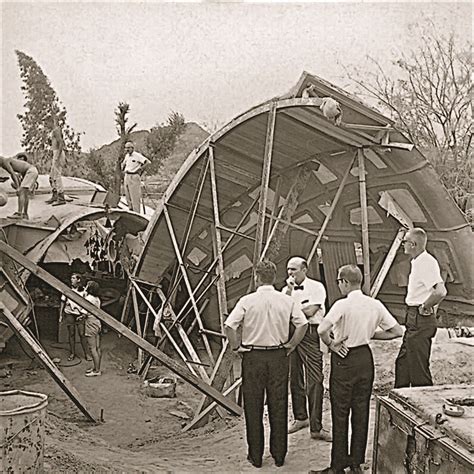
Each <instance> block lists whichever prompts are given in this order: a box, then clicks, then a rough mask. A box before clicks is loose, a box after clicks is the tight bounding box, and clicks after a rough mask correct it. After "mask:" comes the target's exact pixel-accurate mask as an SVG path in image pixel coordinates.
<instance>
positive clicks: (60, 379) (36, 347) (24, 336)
mask: <svg viewBox="0 0 474 474" xmlns="http://www.w3.org/2000/svg"><path fill="white" fill-rule="evenodd" d="M2 244H3V242H2ZM4 245H6V244H4ZM0 313H1V314H3V316H4V317H5V319H6V320H7V321H8V323H9V325H10V327H11V328H12V330H13V331H14V332H15V334H16V335H17V337H18V339H20V340H21V341H23V342H25V343H26V344H27V345H28V346H29V347H30V348H31V349H32V351H33V352H34V354H35V356H36V358H37V359H38V360H39V361H40V362H41V364H42V365H43V366H44V368H45V369H46V370H47V371H48V372H49V374H50V375H51V377H52V378H53V379H54V381H55V382H56V383H57V384H58V385H59V386H60V388H61V389H62V390H63V391H64V392H65V393H66V395H67V396H68V397H69V398H70V399H71V400H72V401H73V402H74V404H75V405H76V406H77V408H79V410H81V412H82V413H84V415H86V417H87V418H88V419H89V420H90V421H94V422H95V421H96V418H95V417H94V415H92V412H91V410H90V409H89V408H88V407H87V406H86V404H85V403H84V402H83V401H82V400H81V397H80V395H79V393H78V392H77V390H76V389H75V388H74V386H73V385H72V384H71V382H69V380H68V379H67V378H66V377H64V375H63V374H62V372H61V371H60V370H59V369H58V368H57V367H56V365H55V364H54V362H53V361H52V360H51V359H50V357H49V355H48V354H47V353H46V351H45V350H44V349H43V348H42V347H41V345H40V344H39V343H38V342H36V341H35V339H34V338H33V337H32V336H31V335H30V333H29V332H28V331H27V330H26V329H25V328H24V327H23V325H22V324H21V323H20V322H19V321H18V319H16V318H15V316H14V315H13V314H12V313H11V312H10V311H9V310H8V308H7V307H6V306H5V305H4V304H3V303H1V302H0Z"/></svg>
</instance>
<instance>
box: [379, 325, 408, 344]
mask: <svg viewBox="0 0 474 474" xmlns="http://www.w3.org/2000/svg"><path fill="white" fill-rule="evenodd" d="M402 335H403V329H402V327H401V326H400V324H398V323H397V324H396V325H395V326H393V327H392V328H390V329H386V330H385V331H384V330H381V331H375V334H374V335H373V336H372V339H379V340H383V341H386V340H388V339H396V338H397V337H402Z"/></svg>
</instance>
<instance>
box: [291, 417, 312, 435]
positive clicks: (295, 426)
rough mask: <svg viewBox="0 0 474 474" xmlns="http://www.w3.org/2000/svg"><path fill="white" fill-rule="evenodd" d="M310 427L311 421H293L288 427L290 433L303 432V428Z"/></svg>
mask: <svg viewBox="0 0 474 474" xmlns="http://www.w3.org/2000/svg"><path fill="white" fill-rule="evenodd" d="M308 426H309V420H308V419H306V420H293V421H292V422H291V423H290V426H289V427H288V433H289V434H291V433H296V432H297V431H299V430H302V429H303V428H306V427H308Z"/></svg>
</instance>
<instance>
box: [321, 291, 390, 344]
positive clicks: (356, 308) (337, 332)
mask: <svg viewBox="0 0 474 474" xmlns="http://www.w3.org/2000/svg"><path fill="white" fill-rule="evenodd" d="M324 319H325V320H329V321H330V322H331V323H332V324H333V332H334V339H335V340H338V339H340V338H342V337H346V336H348V338H347V340H346V341H345V342H344V344H345V345H346V346H347V347H358V346H364V345H366V344H368V343H369V341H370V340H371V339H372V337H373V336H374V334H375V331H376V330H377V328H378V327H380V328H381V329H383V330H384V331H386V330H388V329H391V328H393V327H394V326H395V325H396V324H397V321H396V320H395V318H394V317H393V316H392V315H391V314H390V312H389V311H388V309H387V308H386V307H385V306H384V305H383V303H382V302H380V301H379V300H376V299H374V298H371V297H370V296H366V295H364V294H363V293H362V291H360V290H355V291H351V292H350V293H349V294H348V295H347V296H346V297H345V298H342V299H340V300H338V301H336V302H335V303H334V304H333V305H332V307H331V309H330V310H329V311H328V314H327V315H326V317H325V318H324Z"/></svg>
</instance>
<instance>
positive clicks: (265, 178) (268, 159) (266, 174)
mask: <svg viewBox="0 0 474 474" xmlns="http://www.w3.org/2000/svg"><path fill="white" fill-rule="evenodd" d="M276 110H277V109H276V103H273V105H272V107H271V108H270V110H269V112H268V122H267V134H266V138H265V156H264V157H263V168H262V180H261V184H260V201H259V205H258V218H257V219H258V220H257V229H256V232H255V247H254V252H253V263H254V265H255V264H256V263H257V262H258V261H259V260H260V253H261V251H262V243H263V233H264V229H265V214H266V212H267V200H268V184H269V182H270V169H271V166H272V154H273V137H274V134H275V121H276Z"/></svg>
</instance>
